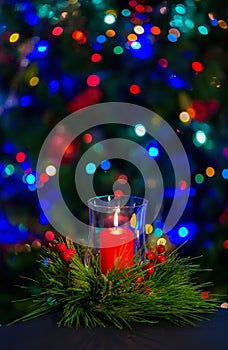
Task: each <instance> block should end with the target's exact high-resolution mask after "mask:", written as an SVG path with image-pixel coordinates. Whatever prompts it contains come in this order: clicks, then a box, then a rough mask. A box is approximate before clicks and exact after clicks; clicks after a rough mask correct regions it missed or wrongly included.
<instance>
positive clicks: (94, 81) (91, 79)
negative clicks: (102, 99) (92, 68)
mask: <svg viewBox="0 0 228 350" xmlns="http://www.w3.org/2000/svg"><path fill="white" fill-rule="evenodd" d="M99 83H100V78H99V77H98V75H96V74H91V75H90V76H88V78H87V84H88V85H89V86H91V87H94V86H97V85H98V84H99Z"/></svg>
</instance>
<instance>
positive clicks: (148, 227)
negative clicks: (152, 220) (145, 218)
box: [145, 224, 154, 235]
mask: <svg viewBox="0 0 228 350" xmlns="http://www.w3.org/2000/svg"><path fill="white" fill-rule="evenodd" d="M145 229H146V234H147V235H150V234H151V233H152V232H153V229H154V228H153V226H152V225H151V224H146V225H145Z"/></svg>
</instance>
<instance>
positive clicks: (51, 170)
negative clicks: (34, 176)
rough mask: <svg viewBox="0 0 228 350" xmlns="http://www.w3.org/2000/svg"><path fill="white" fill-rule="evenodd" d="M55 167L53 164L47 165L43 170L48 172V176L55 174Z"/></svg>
mask: <svg viewBox="0 0 228 350" xmlns="http://www.w3.org/2000/svg"><path fill="white" fill-rule="evenodd" d="M56 171H57V170H56V167H55V166H54V165H48V166H47V167H46V168H45V172H46V174H48V176H55V174H56Z"/></svg>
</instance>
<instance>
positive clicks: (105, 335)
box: [0, 309, 228, 350]
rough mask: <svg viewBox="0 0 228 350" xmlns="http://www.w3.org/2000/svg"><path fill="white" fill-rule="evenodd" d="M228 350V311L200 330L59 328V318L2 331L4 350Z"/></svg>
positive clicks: (161, 326)
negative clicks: (56, 320) (57, 323)
mask: <svg viewBox="0 0 228 350" xmlns="http://www.w3.org/2000/svg"><path fill="white" fill-rule="evenodd" d="M14 349H15V350H22V349H23V350H30V349H31V350H65V349H66V350H105V349H107V350H121V349H123V350H166V349H167V350H172V349H175V350H223V349H224V350H227V349H228V310H227V309H219V310H218V311H217V312H216V313H215V314H213V315H211V316H210V320H209V321H203V322H200V323H199V324H198V325H197V326H196V327H192V326H175V325H173V324H170V323H167V322H161V323H159V324H158V325H136V326H135V327H134V328H133V329H132V330H129V329H124V330H118V329H116V328H115V327H113V326H108V327H106V328H95V329H85V328H80V329H78V330H76V329H70V328H67V327H61V328H58V327H57V325H56V322H55V315H47V316H43V317H39V318H37V319H34V320H32V321H28V322H19V323H17V324H14V325H11V326H3V327H2V328H0V350H14Z"/></svg>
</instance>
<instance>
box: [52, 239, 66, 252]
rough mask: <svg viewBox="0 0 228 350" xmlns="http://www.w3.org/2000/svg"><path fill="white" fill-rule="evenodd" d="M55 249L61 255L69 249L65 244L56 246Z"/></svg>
mask: <svg viewBox="0 0 228 350" xmlns="http://www.w3.org/2000/svg"><path fill="white" fill-rule="evenodd" d="M55 249H56V251H57V252H59V253H62V252H65V250H66V249H67V248H66V244H65V243H63V242H59V243H57V244H56V246H55Z"/></svg>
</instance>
